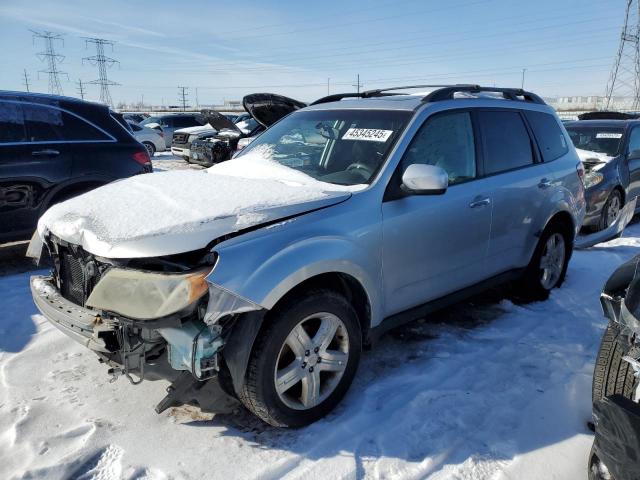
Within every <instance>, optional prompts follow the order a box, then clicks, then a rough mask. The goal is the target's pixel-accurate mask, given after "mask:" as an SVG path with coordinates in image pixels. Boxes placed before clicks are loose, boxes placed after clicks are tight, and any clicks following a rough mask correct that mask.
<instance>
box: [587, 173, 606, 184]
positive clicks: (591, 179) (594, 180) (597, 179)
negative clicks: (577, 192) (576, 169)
mask: <svg viewBox="0 0 640 480" xmlns="http://www.w3.org/2000/svg"><path fill="white" fill-rule="evenodd" d="M603 180H604V175H603V174H601V173H598V172H587V174H586V175H585V176H584V188H591V187H595V186H596V185H598V184H599V183H602V181H603Z"/></svg>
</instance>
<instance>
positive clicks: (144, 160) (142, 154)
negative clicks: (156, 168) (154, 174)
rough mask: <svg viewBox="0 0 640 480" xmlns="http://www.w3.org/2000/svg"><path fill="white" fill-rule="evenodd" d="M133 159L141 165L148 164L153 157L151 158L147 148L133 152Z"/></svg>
mask: <svg viewBox="0 0 640 480" xmlns="http://www.w3.org/2000/svg"><path fill="white" fill-rule="evenodd" d="M133 159H134V160H135V161H136V162H138V163H139V164H140V165H148V164H150V163H151V159H150V158H149V154H148V153H147V151H146V150H141V151H139V152H136V153H134V154H133Z"/></svg>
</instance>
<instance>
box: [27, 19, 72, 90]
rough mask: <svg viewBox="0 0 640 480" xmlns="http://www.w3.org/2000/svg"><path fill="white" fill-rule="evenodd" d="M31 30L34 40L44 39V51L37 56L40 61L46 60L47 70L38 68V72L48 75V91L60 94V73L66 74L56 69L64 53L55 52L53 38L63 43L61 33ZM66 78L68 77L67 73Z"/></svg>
mask: <svg viewBox="0 0 640 480" xmlns="http://www.w3.org/2000/svg"><path fill="white" fill-rule="evenodd" d="M31 32H32V33H33V39H34V41H35V40H36V39H39V38H41V39H43V40H44V52H39V53H38V54H37V56H38V58H39V59H40V60H41V61H43V62H44V61H46V62H47V70H40V71H39V72H38V73H46V74H48V75H49V93H52V94H55V95H62V85H60V75H67V74H66V73H65V72H61V71H59V70H58V64H59V63H62V61H63V60H64V55H60V54H57V53H56V51H55V49H54V46H53V43H54V41H55V40H60V41H61V42H63V45H64V40H63V39H62V35H60V34H57V33H52V32H36V31H34V30H31ZM67 78H69V76H68V75H67Z"/></svg>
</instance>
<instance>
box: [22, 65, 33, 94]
mask: <svg viewBox="0 0 640 480" xmlns="http://www.w3.org/2000/svg"><path fill="white" fill-rule="evenodd" d="M22 84H23V85H24V86H25V87H26V89H27V93H29V92H30V91H31V90H29V75H28V74H27V69H26V68H25V69H24V82H22Z"/></svg>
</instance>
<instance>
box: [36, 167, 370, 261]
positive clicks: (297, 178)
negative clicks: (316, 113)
mask: <svg viewBox="0 0 640 480" xmlns="http://www.w3.org/2000/svg"><path fill="white" fill-rule="evenodd" d="M255 156H256V155H253V157H255ZM247 157H248V158H247ZM247 172H250V173H249V174H247ZM360 187H362V186H360ZM357 189H358V186H356V187H341V186H338V185H333V184H328V183H324V182H319V181H316V180H314V179H312V178H311V177H309V176H307V175H305V174H302V173H300V172H297V171H295V170H293V169H290V168H288V167H284V166H281V165H279V164H277V163H275V162H273V161H270V160H264V159H258V160H256V158H252V156H250V155H245V156H242V157H240V158H238V159H235V160H230V161H228V162H224V163H222V164H219V165H216V166H214V167H212V168H209V169H207V170H201V171H193V170H185V171H173V172H162V173H153V174H149V175H139V176H135V177H132V178H129V179H126V180H121V181H117V182H114V183H111V184H108V185H105V186H103V187H100V188H98V189H96V190H93V191H91V192H88V193H86V194H84V195H80V196H78V197H75V198H72V199H70V200H67V201H66V202H62V203H59V204H57V205H54V206H53V207H51V208H50V209H49V210H48V211H47V212H45V214H44V215H43V216H42V217H41V218H40V221H39V222H38V233H39V236H40V238H41V239H43V238H44V237H45V236H46V235H47V233H48V232H51V233H53V234H54V235H55V236H56V237H58V238H60V239H62V240H65V241H67V242H69V243H72V244H75V245H80V246H82V248H83V249H85V250H86V251H88V252H90V253H92V254H94V255H97V256H100V257H105V258H142V257H157V256H164V255H172V254H178V253H184V252H189V251H193V250H198V249H201V248H204V247H206V246H207V245H208V244H209V243H210V242H212V241H213V240H215V239H217V238H219V237H221V236H224V235H228V234H232V233H234V232H239V231H241V230H244V229H247V228H249V227H255V226H259V225H262V224H267V223H270V222H273V221H276V220H280V219H283V218H290V217H292V216H295V215H300V214H303V213H305V212H309V211H311V210H316V209H319V208H324V207H327V206H330V205H334V204H336V203H340V202H342V201H344V200H346V199H348V198H349V197H350V196H351V191H352V190H357Z"/></svg>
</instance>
